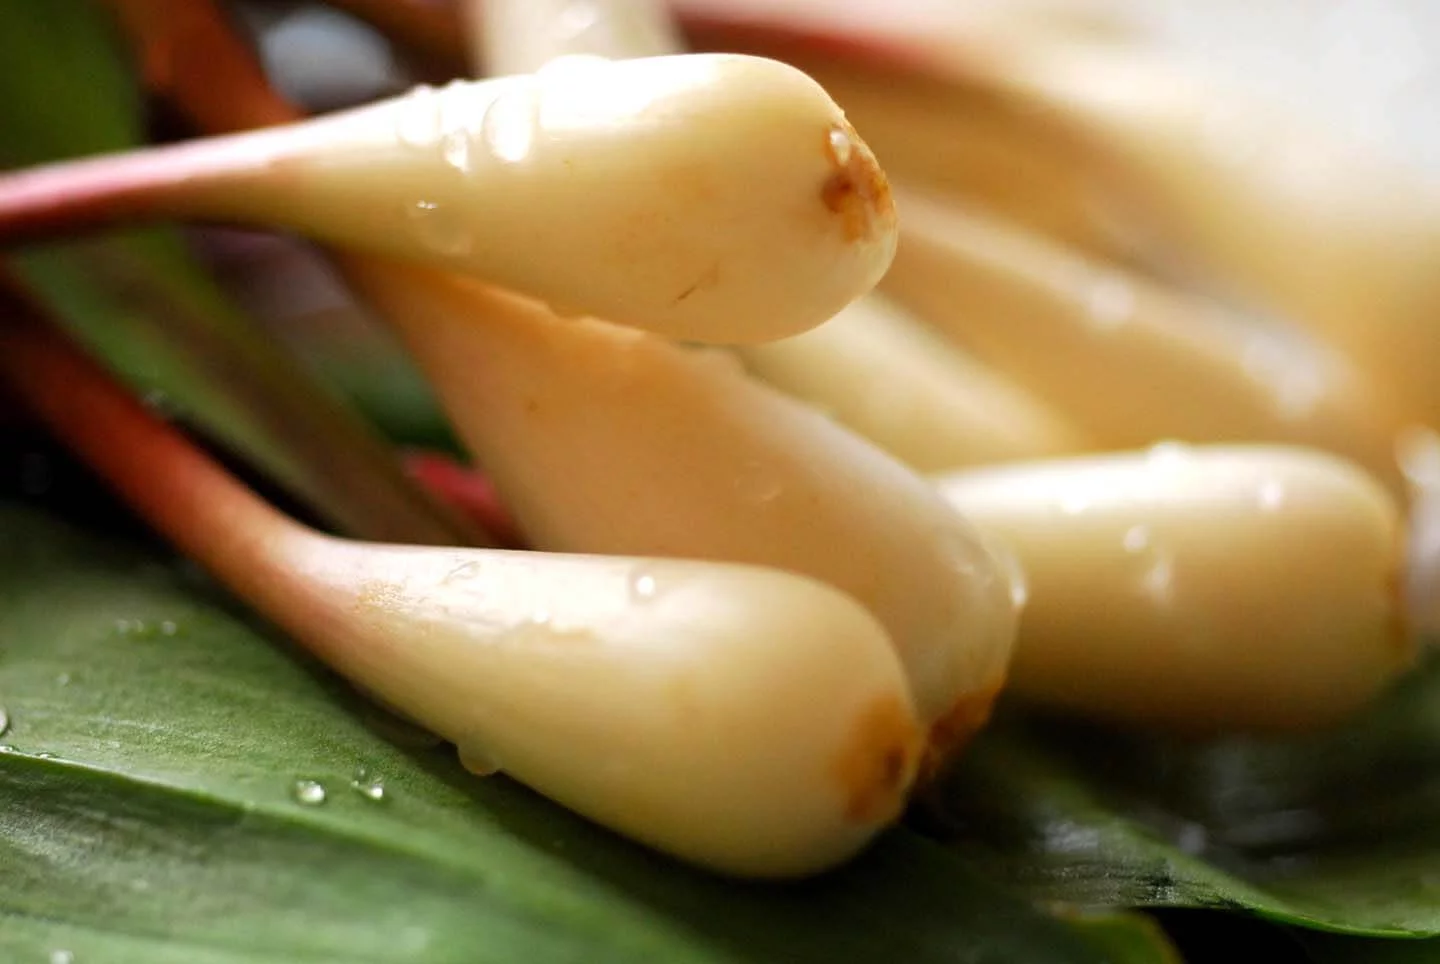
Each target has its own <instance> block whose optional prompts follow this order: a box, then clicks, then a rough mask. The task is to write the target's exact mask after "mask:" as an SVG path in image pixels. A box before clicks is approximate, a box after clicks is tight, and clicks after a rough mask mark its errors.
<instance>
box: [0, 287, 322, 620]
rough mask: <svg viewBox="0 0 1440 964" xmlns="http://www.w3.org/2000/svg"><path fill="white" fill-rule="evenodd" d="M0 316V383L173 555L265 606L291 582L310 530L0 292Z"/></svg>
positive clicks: (18, 300) (31, 312)
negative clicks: (295, 552) (291, 559)
mask: <svg viewBox="0 0 1440 964" xmlns="http://www.w3.org/2000/svg"><path fill="white" fill-rule="evenodd" d="M0 312H3V315H4V317H0V376H3V377H4V378H5V379H6V380H7V381H8V382H9V384H10V386H11V387H13V388H14V390H15V393H16V394H17V395H18V396H19V397H20V398H21V399H22V400H23V401H24V403H25V404H26V405H27V406H28V407H29V408H30V409H31V410H32V411H33V412H34V413H35V414H36V415H37V416H38V417H39V418H40V419H41V420H42V421H43V422H45V423H46V424H47V425H48V426H49V427H50V429H51V430H52V431H53V432H54V433H55V434H56V435H57V436H58V437H59V438H60V439H61V440H63V441H64V442H65V443H66V444H67V445H68V446H69V447H70V449H71V450H72V451H74V452H76V453H77V454H78V455H80V457H81V458H82V459H84V461H86V462H87V463H88V464H89V465H90V466H91V467H92V468H94V469H95V470H96V471H97V472H98V473H100V474H101V475H102V476H103V477H104V478H105V479H106V480H107V481H108V482H109V484H110V485H111V487H112V488H114V489H115V490H116V491H117V492H118V493H119V494H120V496H121V497H122V498H123V499H124V500H125V501H126V502H127V503H128V504H129V505H130V506H131V507H132V508H133V509H134V510H135V511H137V512H138V513H139V514H140V515H141V516H142V517H144V518H145V520H146V521H147V522H149V523H150V524H151V525H152V526H154V528H155V529H157V530H158V531H159V532H160V533H161V534H163V535H164V536H165V537H166V538H167V539H169V541H170V542H171V543H173V544H174V545H175V546H176V547H177V548H178V549H179V550H180V551H182V552H183V553H185V554H186V555H188V556H189V557H191V558H192V559H195V560H196V561H197V562H199V563H200V564H201V565H203V566H205V567H206V568H207V569H209V570H210V571H211V572H213V573H214V574H215V575H216V576H217V577H218V578H219V579H220V580H221V581H222V582H224V583H226V584H227V585H228V586H230V587H231V589H232V590H234V591H235V592H237V593H238V594H240V595H241V596H243V597H244V598H246V599H250V600H252V601H255V602H258V603H260V604H261V607H262V609H264V608H267V607H266V606H265V605H264V603H265V602H268V601H270V600H272V599H274V598H275V593H276V589H277V581H278V580H282V579H287V578H288V577H286V576H285V574H284V570H285V568H286V561H287V558H288V552H287V550H292V549H294V548H295V547H296V544H297V543H298V542H299V541H301V540H308V539H309V538H310V537H311V533H310V531H309V530H308V529H305V528H303V527H301V526H300V525H299V524H298V523H295V522H294V521H292V520H291V519H289V518H287V517H286V516H284V515H282V514H281V513H280V512H278V511H277V510H275V509H274V508H273V507H272V506H270V505H269V504H268V503H266V502H265V501H264V500H263V499H261V498H260V497H259V496H257V495H256V494H255V493H253V492H252V491H250V489H249V488H247V487H246V486H245V485H244V484H243V483H241V482H240V481H239V480H237V479H236V478H235V477H234V476H232V475H231V474H230V473H229V472H227V471H226V470H225V469H224V468H222V467H221V466H220V465H219V464H218V463H216V462H215V461H214V460H213V459H211V458H210V457H209V456H208V455H206V454H205V453H204V452H202V451H201V450H200V449H198V448H197V447H196V446H195V445H194V444H192V443H191V442H190V441H189V440H188V439H187V438H186V437H185V436H184V435H183V434H182V433H180V432H179V431H178V430H176V429H175V428H173V427H172V426H170V425H168V424H166V423H164V422H162V421H160V420H159V419H158V418H157V417H156V416H155V415H153V414H152V413H151V412H150V411H149V410H148V409H146V408H145V407H144V406H143V405H141V404H140V403H139V402H137V401H136V400H135V399H134V398H132V397H131V396H130V394H129V393H128V392H126V391H125V389H123V388H122V387H120V386H119V385H118V384H117V383H116V382H115V381H114V380H113V379H112V378H111V377H110V375H109V374H108V373H106V372H105V371H104V370H103V369H101V368H100V367H99V366H98V365H97V364H95V362H93V361H91V360H90V359H89V358H88V357H86V356H85V355H83V354H82V353H81V352H80V351H79V349H77V348H76V347H74V346H73V345H72V344H71V343H70V342H69V341H67V340H66V339H65V338H64V337H62V336H61V335H60V334H58V333H57V332H55V331H54V330H52V329H51V328H49V327H48V326H47V325H46V324H45V323H44V322H43V321H41V320H39V319H38V318H37V317H36V315H35V311H34V309H33V308H32V307H31V306H29V305H28V304H26V303H24V302H23V301H22V300H21V298H19V297H17V296H15V295H14V294H13V293H11V292H9V291H0ZM317 538H318V536H317ZM290 594H293V592H292V593H290Z"/></svg>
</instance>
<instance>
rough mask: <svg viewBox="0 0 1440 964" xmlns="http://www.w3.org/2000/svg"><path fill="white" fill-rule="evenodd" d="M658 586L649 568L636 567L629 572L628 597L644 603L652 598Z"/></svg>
mask: <svg viewBox="0 0 1440 964" xmlns="http://www.w3.org/2000/svg"><path fill="white" fill-rule="evenodd" d="M658 588H659V587H658V586H657V585H656V583H655V577H654V576H652V575H651V574H650V572H649V570H647V569H643V568H642V569H637V570H635V571H634V572H633V573H631V574H630V598H631V599H632V600H634V601H635V602H637V603H646V602H649V601H650V600H652V599H654V598H655V593H656V591H657V589H658Z"/></svg>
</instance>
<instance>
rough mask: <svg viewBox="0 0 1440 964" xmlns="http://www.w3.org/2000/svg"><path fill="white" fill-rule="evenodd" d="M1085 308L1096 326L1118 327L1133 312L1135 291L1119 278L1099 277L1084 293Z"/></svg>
mask: <svg viewBox="0 0 1440 964" xmlns="http://www.w3.org/2000/svg"><path fill="white" fill-rule="evenodd" d="M1085 309H1086V311H1087V312H1089V315H1090V319H1091V321H1093V322H1094V323H1095V325H1096V327H1099V328H1107V329H1108V328H1118V327H1119V326H1120V325H1123V324H1124V323H1125V322H1127V321H1129V320H1130V317H1131V315H1133V314H1134V313H1135V292H1134V290H1133V289H1132V288H1131V287H1130V285H1129V284H1127V283H1126V282H1125V281H1123V280H1121V279H1120V278H1115V277H1104V278H1101V279H1100V280H1099V281H1096V282H1095V283H1094V284H1092V285H1091V286H1090V290H1089V291H1087V292H1086V293H1085Z"/></svg>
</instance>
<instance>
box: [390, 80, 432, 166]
mask: <svg viewBox="0 0 1440 964" xmlns="http://www.w3.org/2000/svg"><path fill="white" fill-rule="evenodd" d="M399 111H400V116H399V117H398V118H396V121H395V135H396V136H397V137H398V138H399V139H400V143H402V144H404V145H406V146H408V147H413V148H416V149H417V150H426V149H429V148H430V147H433V146H434V144H435V141H436V140H437V139H438V138H439V136H440V97H439V95H438V94H437V93H436V92H435V88H434V87H431V86H430V85H429V84H420V85H419V86H418V87H416V88H414V89H413V90H411V91H410V93H408V94H406V95H405V98H404V100H403V101H402V102H401V104H400V106H399Z"/></svg>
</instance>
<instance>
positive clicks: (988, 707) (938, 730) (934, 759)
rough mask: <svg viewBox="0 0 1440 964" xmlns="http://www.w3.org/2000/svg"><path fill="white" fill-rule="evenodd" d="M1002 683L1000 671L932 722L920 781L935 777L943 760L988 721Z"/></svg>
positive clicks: (944, 761) (964, 743)
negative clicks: (996, 677)
mask: <svg viewBox="0 0 1440 964" xmlns="http://www.w3.org/2000/svg"><path fill="white" fill-rule="evenodd" d="M1004 685H1005V679H1004V676H1003V675H1002V676H1001V677H1000V678H999V679H997V680H995V681H993V682H991V683H990V684H989V685H987V686H984V687H982V688H980V689H978V690H975V691H973V692H970V693H966V694H964V695H963V696H961V697H960V698H959V699H958V700H956V701H955V703H954V705H952V706H951V707H950V709H948V710H946V711H945V714H944V715H943V716H941V717H940V718H939V719H938V720H936V721H935V722H934V723H933V724H931V726H930V740H929V743H928V744H927V745H926V747H925V758H924V759H923V760H922V761H921V763H920V779H921V781H922V782H927V781H929V780H930V779H932V778H933V777H935V776H936V775H937V774H938V773H939V772H940V769H941V768H942V767H943V766H944V765H945V763H946V762H947V761H948V760H949V759H950V758H951V757H952V756H953V755H954V754H955V753H956V752H958V751H959V750H960V749H961V748H963V747H964V746H965V745H966V744H967V743H969V742H970V740H971V739H972V738H974V736H975V734H976V733H979V732H980V731H981V730H982V729H983V728H984V726H985V724H986V723H988V722H989V721H990V713H991V711H992V710H994V708H995V701H996V700H997V699H998V698H999V696H1000V690H1001V689H1002V688H1003V686H1004Z"/></svg>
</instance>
